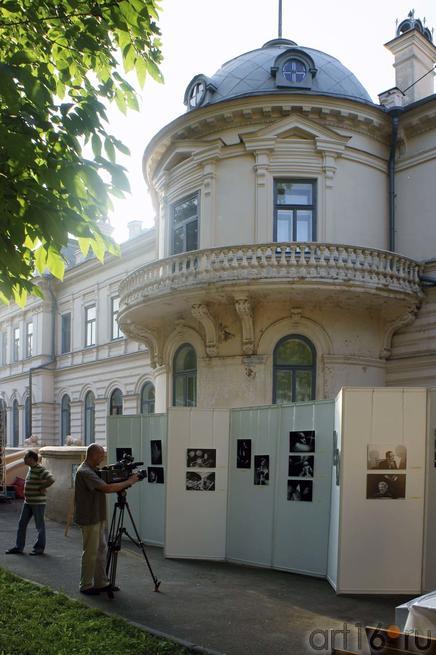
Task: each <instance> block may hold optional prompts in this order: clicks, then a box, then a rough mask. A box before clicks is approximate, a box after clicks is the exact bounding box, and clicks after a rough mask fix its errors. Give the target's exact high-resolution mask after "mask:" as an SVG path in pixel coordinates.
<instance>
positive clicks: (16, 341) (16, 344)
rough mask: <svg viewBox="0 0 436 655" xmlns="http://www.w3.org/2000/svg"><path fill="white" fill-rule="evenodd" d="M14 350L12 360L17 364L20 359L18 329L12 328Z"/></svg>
mask: <svg viewBox="0 0 436 655" xmlns="http://www.w3.org/2000/svg"><path fill="white" fill-rule="evenodd" d="M13 346H14V349H13V353H12V359H13V361H14V362H18V360H19V359H20V328H19V327H16V328H14V343H13Z"/></svg>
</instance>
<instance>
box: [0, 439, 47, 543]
mask: <svg viewBox="0 0 436 655" xmlns="http://www.w3.org/2000/svg"><path fill="white" fill-rule="evenodd" d="M24 463H25V464H26V465H27V466H28V467H29V470H28V472H27V477H26V482H25V485H24V503H23V507H22V509H21V514H20V519H19V521H18V530H17V540H16V543H15V546H14V547H13V548H10V549H9V550H7V551H6V554H7V555H22V554H23V550H24V545H25V543H26V530H27V526H28V524H29V521H30V519H31V518H32V516H33V518H34V519H35V526H36V529H37V531H38V539H37V540H36V543H35V545H34V546H33V550H32V552H31V553H30V555H42V554H43V553H44V549H45V521H44V512H45V505H46V501H47V497H46V489H47V488H48V487H50V486H51V485H52V484H53V482H54V481H55V480H54V477H53V476H52V474H51V473H50V472H49V471H47V469H45V468H44V467H43V466H41V465H40V464H38V453H37V452H35V451H34V450H28V451H27V453H26V454H25V456H24Z"/></svg>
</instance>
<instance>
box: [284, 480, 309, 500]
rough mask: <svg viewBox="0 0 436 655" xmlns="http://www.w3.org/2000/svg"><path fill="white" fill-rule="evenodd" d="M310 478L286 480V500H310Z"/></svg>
mask: <svg viewBox="0 0 436 655" xmlns="http://www.w3.org/2000/svg"><path fill="white" fill-rule="evenodd" d="M312 496H313V482H312V480H288V500H296V501H302V502H312Z"/></svg>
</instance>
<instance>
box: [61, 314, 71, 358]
mask: <svg viewBox="0 0 436 655" xmlns="http://www.w3.org/2000/svg"><path fill="white" fill-rule="evenodd" d="M70 351H71V313H70V312H67V313H66V314H62V316H61V353H62V354H63V353H69V352H70Z"/></svg>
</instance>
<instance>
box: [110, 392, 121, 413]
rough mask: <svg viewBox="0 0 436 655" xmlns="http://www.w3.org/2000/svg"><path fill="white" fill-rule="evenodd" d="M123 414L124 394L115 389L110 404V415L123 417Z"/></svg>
mask: <svg viewBox="0 0 436 655" xmlns="http://www.w3.org/2000/svg"><path fill="white" fill-rule="evenodd" d="M122 413H123V394H122V393H121V391H120V390H119V389H114V390H113V391H112V393H111V398H110V402H109V414H110V415H111V416H121V414H122Z"/></svg>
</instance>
